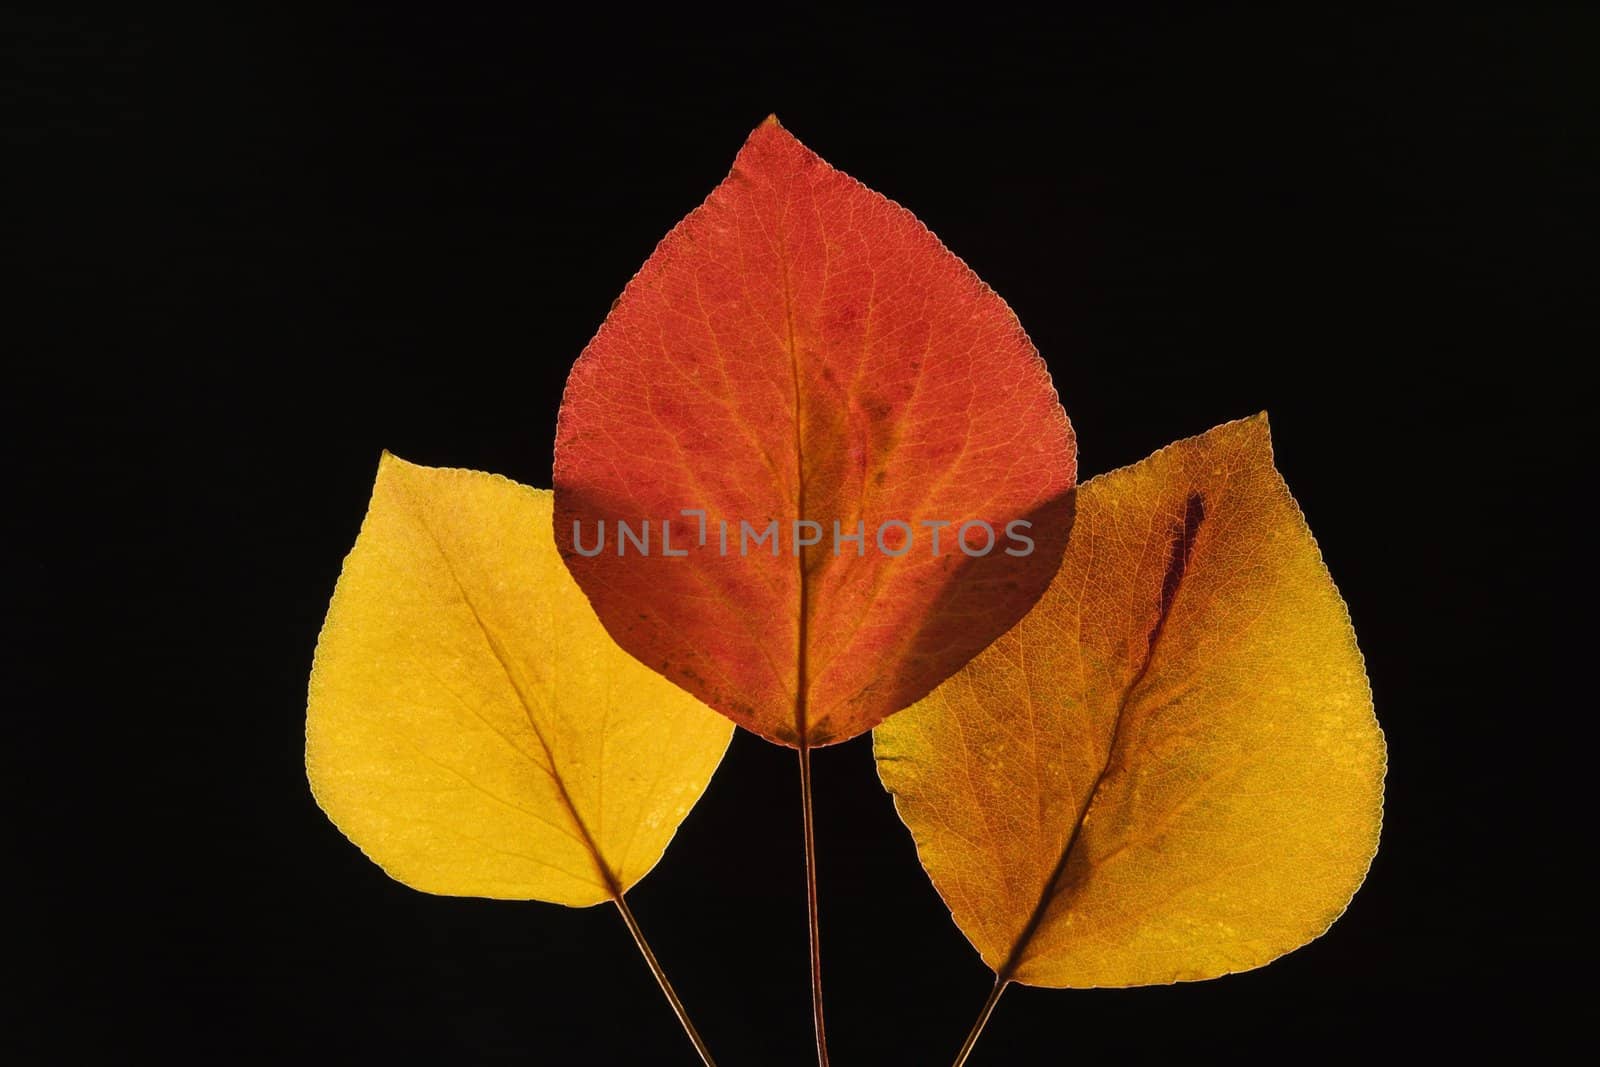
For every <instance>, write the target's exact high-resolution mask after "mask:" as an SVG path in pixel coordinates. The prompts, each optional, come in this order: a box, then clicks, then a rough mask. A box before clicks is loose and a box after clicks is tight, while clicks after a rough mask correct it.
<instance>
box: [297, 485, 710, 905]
mask: <svg viewBox="0 0 1600 1067" xmlns="http://www.w3.org/2000/svg"><path fill="white" fill-rule="evenodd" d="M550 508H551V498H550V493H549V492H548V491H546V490H538V489H529V488H527V487H526V486H521V485H518V484H516V483H514V482H511V481H508V480H506V479H504V478H500V477H496V476H494V475H489V474H481V473H478V472H475V471H465V470H440V469H435V468H429V467H418V466H414V465H412V464H410V463H406V462H405V461H403V460H400V459H396V458H395V457H393V456H390V455H387V454H385V456H384V457H383V461H382V463H381V464H380V466H379V469H378V478H377V483H376V485H374V487H373V493H372V503H371V506H370V508H369V510H368V512H367V517H366V520H365V522H364V523H363V524H362V527H361V534H360V536H359V537H358V538H357V540H356V545H355V548H354V550H352V551H351V553H350V556H349V558H348V559H347V560H346V561H345V565H344V571H343V573H341V574H340V576H339V582H338V586H337V588H336V589H335V591H334V595H333V602H332V604H331V605H330V606H329V608H328V617H327V621H326V623H325V624H324V626H323V629H322V636H321V638H320V639H319V640H318V642H317V653H316V661H315V666H314V667H313V669H312V673H311V686H310V701H309V706H308V708H307V712H306V774H307V777H308V778H309V779H310V782H311V789H312V792H313V793H314V794H315V796H316V800H317V803H318V804H320V805H321V806H322V809H323V811H325V812H327V814H328V817H329V818H330V819H332V820H333V822H334V824H335V825H337V826H338V827H339V829H340V830H342V831H343V832H344V833H345V834H346V835H347V836H348V837H349V838H350V840H351V841H353V842H354V843H355V844H356V845H358V846H359V847H360V848H361V849H362V851H364V852H365V853H366V854H367V855H368V856H370V857H371V858H372V860H373V861H374V862H375V863H377V864H378V865H379V866H381V867H382V868H383V869H384V870H385V871H387V872H388V873H389V875H390V876H392V877H393V878H395V879H397V880H398V881H401V882H404V883H405V884H406V885H408V886H411V887H412V888H414V889H420V890H422V891H424V892H427V893H442V894H449V895H454V896H480V897H498V898H506V899H518V900H521V899H529V900H546V901H553V902H555V903H559V904H568V905H574V906H586V905H591V904H598V903H601V902H603V901H609V900H619V901H620V898H621V895H622V893H623V892H624V891H626V890H627V889H628V888H629V887H630V886H632V885H633V884H634V883H636V882H637V881H638V880H639V879H640V878H643V877H644V875H645V874H646V873H647V872H648V871H649V870H650V868H651V867H653V866H654V865H655V863H656V861H657V860H659V859H660V858H661V854H662V852H663V851H664V850H665V849H666V846H667V842H668V841H669V840H670V839H671V837H672V835H673V833H674V832H675V831H676V830H677V827H678V824H679V823H680V822H682V820H683V818H684V816H685V815H686V814H688V811H689V809H690V807H692V806H693V804H694V803H695V801H696V800H697V799H699V797H700V794H701V793H702V792H703V791H704V790H705V787H706V783H707V782H708V781H709V780H710V778H711V774H712V772H713V771H714V770H715V769H716V767H717V764H718V762H719V761H720V760H721V759H722V754H723V752H724V750H726V748H727V746H728V741H729V738H730V736H731V734H732V727H731V726H730V725H729V724H728V722H727V721H726V720H725V719H723V718H722V717H720V716H718V715H716V714H714V713H712V712H711V710H710V709H708V708H706V707H705V706H704V705H703V704H701V703H700V702H699V701H698V700H695V699H694V698H693V697H692V696H690V695H689V694H687V693H685V692H683V691H682V690H681V689H679V688H677V687H676V686H673V685H671V684H669V683H667V682H666V681H665V680H664V679H662V678H661V677H660V676H659V675H657V674H655V673H653V672H651V671H649V670H647V669H645V668H644V667H642V666H640V665H639V664H638V663H637V662H635V661H634V660H633V658H632V657H630V656H628V655H627V654H626V653H625V652H623V651H622V650H621V649H619V648H617V646H616V644H615V643H614V642H612V641H611V640H610V638H608V637H607V636H606V633H605V631H604V629H602V627H601V626H600V624H599V622H598V621H597V620H596V619H595V617H594V612H593V611H592V610H591V609H590V608H589V605H588V603H587V602H586V601H585V599H584V597H583V594H582V593H581V592H580V591H579V590H578V587H577V586H576V585H575V584H573V581H572V578H571V576H570V575H568V573H567V570H566V567H565V566H564V565H563V564H562V562H561V558H560V556H559V555H557V553H556V551H555V545H554V544H553V543H552V541H551V537H550Z"/></svg>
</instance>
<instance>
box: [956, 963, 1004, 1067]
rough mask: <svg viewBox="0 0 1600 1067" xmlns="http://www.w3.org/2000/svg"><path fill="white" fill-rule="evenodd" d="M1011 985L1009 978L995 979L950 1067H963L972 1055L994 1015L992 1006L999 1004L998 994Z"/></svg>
mask: <svg viewBox="0 0 1600 1067" xmlns="http://www.w3.org/2000/svg"><path fill="white" fill-rule="evenodd" d="M1010 984H1011V980H1010V979H1009V978H1000V977H998V976H997V977H996V978H995V980H994V988H993V989H991V990H990V991H989V999H988V1000H986V1001H984V1002H983V1010H982V1011H980V1012H978V1021H977V1022H975V1023H973V1024H972V1033H970V1034H968V1035H967V1040H966V1041H965V1042H963V1043H962V1045H961V1051H960V1052H958V1053H956V1061H955V1063H954V1064H952V1065H951V1067H963V1065H964V1064H965V1063H966V1062H967V1057H968V1056H970V1055H972V1046H973V1045H976V1044H977V1043H978V1035H979V1034H981V1033H983V1027H984V1024H986V1023H987V1022H988V1021H989V1016H991V1015H993V1014H994V1006H995V1005H996V1004H998V1003H1000V994H1001V993H1004V992H1005V991H1006V986H1008V985H1010Z"/></svg>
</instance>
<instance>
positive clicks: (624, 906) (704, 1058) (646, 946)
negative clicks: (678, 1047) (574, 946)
mask: <svg viewBox="0 0 1600 1067" xmlns="http://www.w3.org/2000/svg"><path fill="white" fill-rule="evenodd" d="M611 899H612V900H613V901H615V902H616V905H617V910H618V911H620V912H621V913H622V921H623V922H624V923H626V924H627V926H628V933H630V934H632V935H633V943H634V944H636V945H638V946H639V952H640V953H641V954H643V956H644V961H645V962H646V963H648V964H649V965H650V973H651V974H653V975H655V976H656V983H657V984H658V985H660V986H661V992H663V993H665V994H666V995H667V1003H669V1004H671V1005H672V1010H673V1011H674V1012H675V1013H677V1016H678V1021H679V1022H680V1023H682V1024H683V1031H684V1033H686V1034H688V1035H689V1042H690V1044H692V1045H694V1050H695V1051H696V1052H698V1053H700V1061H701V1062H702V1063H704V1064H705V1065H706V1067H717V1063H716V1061H715V1060H713V1059H712V1058H711V1050H710V1049H708V1048H706V1043H705V1041H704V1040H703V1039H702V1038H701V1037H700V1032H699V1031H698V1030H696V1029H695V1028H694V1023H692V1022H690V1021H689V1013H688V1011H687V1010H685V1009H684V1006H683V1001H681V1000H679V999H678V991H677V990H675V989H673V988H672V983H671V982H669V981H667V972H666V971H664V970H662V969H661V963H660V961H658V960H657V959H656V954H655V953H654V952H652V951H650V943H649V942H648V941H646V940H645V939H644V931H643V930H640V929H639V920H637V919H635V918H634V917H633V910H632V909H631V908H629V907H628V902H627V900H626V899H625V898H624V897H623V895H622V894H621V893H617V894H615V895H613V896H612V898H611Z"/></svg>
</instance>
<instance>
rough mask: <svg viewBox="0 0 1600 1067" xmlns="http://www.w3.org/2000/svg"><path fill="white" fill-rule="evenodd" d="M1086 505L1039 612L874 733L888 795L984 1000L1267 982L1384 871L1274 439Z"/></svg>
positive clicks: (1145, 469) (1310, 548)
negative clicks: (971, 955) (1237, 974)
mask: <svg viewBox="0 0 1600 1067" xmlns="http://www.w3.org/2000/svg"><path fill="white" fill-rule="evenodd" d="M1076 496H1077V506H1076V523H1075V526H1074V528H1073V533H1072V539H1071V543H1070V544H1069V546H1068V548H1067V551H1066V554H1065V557H1064V559H1063V560H1062V564H1061V570H1060V572H1059V573H1058V574H1057V575H1056V577H1055V580H1054V582H1053V583H1052V584H1051V586H1050V588H1049V590H1048V591H1047V592H1046V593H1045V595H1044V596H1043V597H1042V598H1041V599H1040V601H1039V603H1038V604H1037V606H1036V607H1034V609H1033V610H1032V611H1031V612H1030V613H1029V615H1028V616H1027V617H1026V618H1025V619H1024V620H1023V621H1022V622H1021V623H1020V624H1018V625H1017V627H1016V628H1014V629H1013V630H1012V631H1010V632H1009V633H1007V634H1006V635H1005V636H1004V637H1002V638H1001V639H1000V640H998V641H996V642H995V643H994V645H993V646H992V647H991V648H989V649H988V650H987V651H985V652H984V653H983V654H982V655H980V656H978V657H977V658H976V659H974V660H973V661H972V662H971V663H970V664H968V665H967V667H966V668H965V669H963V670H962V671H960V672H959V673H958V674H956V675H955V676H954V677H952V678H951V679H950V680H949V681H947V682H945V683H944V684H943V685H942V686H940V687H939V688H938V689H937V690H935V691H934V692H933V693H932V694H931V695H929V696H928V697H927V698H926V699H925V700H923V701H921V702H919V703H918V704H916V705H915V706H914V707H912V708H909V709H907V710H906V711H904V712H902V713H901V714H900V715H897V716H895V717H894V718H893V719H891V720H889V721H888V722H885V723H884V724H882V725H881V726H879V727H878V728H877V730H876V731H875V733H874V746H875V751H876V755H877V760H878V769H879V774H880V776H881V778H882V780H883V783H884V785H885V786H886V787H887V788H888V789H889V790H890V792H892V793H893V794H894V799H895V805H896V807H897V809H898V811H899V813H900V816H901V818H902V819H903V820H904V821H905V823H906V825H907V826H908V827H910V829H911V832H912V834H913V835H914V837H915V839H916V844H917V850H918V854H919V856H920V858H921V860H922V863H923V865H924V867H925V868H926V869H927V871H928V873H929V875H931V877H932V879H933V883H934V885H935V887H936V888H937V889H938V891H939V893H940V894H941V895H942V896H943V897H944V900H945V902H946V903H947V904H948V905H949V907H950V910H951V914H952V916H953V918H954V920H955V922H956V924H957V925H958V926H959V927H960V929H961V930H962V932H963V933H965V934H966V936H967V938H968V939H969V940H970V941H971V942H972V944H973V945H974V946H975V947H976V948H977V950H978V952H979V953H980V954H981V955H982V957H983V960H984V962H985V963H986V964H988V965H989V967H990V968H992V969H993V970H994V971H995V972H996V973H997V975H998V977H999V978H1000V979H1001V982H1000V983H998V984H997V989H1000V988H1004V984H1005V983H1006V982H1008V981H1016V982H1021V983H1026V984H1029V985H1041V986H1072V987H1087V986H1133V985H1145V984H1152V983H1166V982H1174V981H1184V980H1193V979H1205V978H1213V977H1216V976H1219V975H1223V974H1227V973H1229V972H1234V971H1242V970H1247V969H1249V968H1253V967H1259V966H1261V965H1262V964H1265V963H1267V962H1268V961H1270V960H1272V959H1274V958H1276V957H1278V956H1280V955H1282V954H1284V953H1286V952H1289V951H1291V950H1293V949H1295V948H1297V947H1299V946H1300V945H1303V944H1304V943H1306V942H1307V941H1310V940H1311V939H1313V938H1315V937H1317V936H1318V935H1320V934H1321V933H1322V932H1323V931H1325V930H1326V929H1327V928H1328V927H1329V925H1330V924H1332V923H1333V921H1334V920H1335V919H1336V918H1337V917H1338V916H1339V915H1340V913H1341V912H1342V911H1343V910H1344V908H1345V906H1346V905H1347V903H1348V902H1349V900H1350V898H1351V896H1352V895H1353V894H1354V893H1355V891H1356V889H1357V888H1358V887H1359V886H1360V884H1361V882H1362V880H1363V878H1364V877H1365V875H1366V872H1367V868H1368V865H1369V864H1370V863H1371V860H1372V857H1373V854H1374V852H1375V850H1376V848H1377V843H1378V832H1379V825H1380V822H1381V818H1382V804H1383V776H1384V770H1385V748H1384V741H1383V735H1382V733H1381V731H1380V730H1379V728H1378V724H1377V721H1376V719H1375V718H1374V716H1373V709H1372V699H1371V693H1370V690H1369V688H1368V685H1367V679H1366V674H1365V671H1364V668H1363V664H1362V658H1361V653H1360V652H1359V651H1358V649H1357V647H1356V641H1355V635H1354V632H1353V631H1352V629H1351V626H1350V620H1349V616H1348V614H1347V612H1346V609H1345V606H1344V603H1343V601H1342V600H1341V599H1340V597H1339V593H1338V591H1337V590H1336V589H1335V588H1334V585H1333V582H1332V580H1331V579H1330V577H1329V575H1328V571H1327V568H1326V567H1325V566H1324V564H1323V561H1322V558H1321V555H1320V553H1319V552H1318V549H1317V546H1316V543H1315V541H1313V539H1312V536H1311V532H1310V530H1309V529H1308V528H1307V526H1306V523H1305V520H1304V518H1303V517H1302V515H1301V513H1300V510H1299V508H1298V507H1297V506H1296V504H1295V502H1294V500H1293V498H1291V497H1290V495H1289V492H1288V489H1287V487H1286V486H1285V485H1284V483H1283V480H1282V479H1281V478H1280V477H1279V475H1278V473H1277V471H1276V470H1275V469H1274V467H1273V462H1272V451H1271V442H1270V439H1269V435H1268V429H1267V422H1266V418H1265V416H1259V417H1257V418H1254V419H1249V420H1244V421H1240V422H1234V423H1229V424H1226V425H1223V426H1220V427H1218V428H1216V429H1214V430H1212V431H1210V432H1208V433H1206V434H1203V435H1201V436H1199V437H1196V438H1191V439H1189V440H1185V441H1181V442H1178V443H1177V444H1174V445H1172V446H1170V447H1168V448H1165V449H1163V450H1162V451H1160V452H1157V453H1156V454H1155V455H1153V456H1151V457H1150V458H1148V459H1146V460H1144V461H1143V462H1141V463H1138V464H1136V465H1134V466H1132V467H1127V468H1125V469H1122V470H1119V471H1115V472H1113V473H1111V474H1107V475H1104V476H1102V477H1099V478H1095V479H1093V480H1091V481H1089V482H1087V483H1086V484H1084V485H1083V486H1081V487H1080V488H1079V489H1078V490H1077V493H1076ZM991 1006H992V1004H991Z"/></svg>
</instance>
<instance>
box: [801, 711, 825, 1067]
mask: <svg viewBox="0 0 1600 1067" xmlns="http://www.w3.org/2000/svg"><path fill="white" fill-rule="evenodd" d="M799 747H800V803H801V809H802V811H803V812H804V821H805V831H806V916H807V919H808V921H809V924H810V931H811V1018H812V1021H813V1023H814V1024H815V1026H816V1031H817V1067H828V1037H827V1033H826V1032H825V1031H824V1029H823V1026H822V941H821V937H822V924H821V922H820V921H819V919H818V914H817V830H816V823H815V820H814V819H813V818H812V814H811V748H810V746H808V745H807V744H806V743H805V739H804V736H803V735H802V738H801V741H800V746H799Z"/></svg>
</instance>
